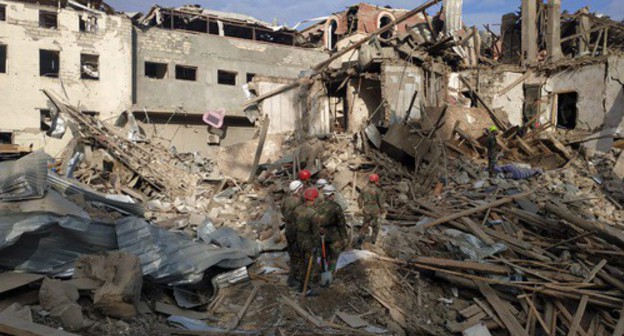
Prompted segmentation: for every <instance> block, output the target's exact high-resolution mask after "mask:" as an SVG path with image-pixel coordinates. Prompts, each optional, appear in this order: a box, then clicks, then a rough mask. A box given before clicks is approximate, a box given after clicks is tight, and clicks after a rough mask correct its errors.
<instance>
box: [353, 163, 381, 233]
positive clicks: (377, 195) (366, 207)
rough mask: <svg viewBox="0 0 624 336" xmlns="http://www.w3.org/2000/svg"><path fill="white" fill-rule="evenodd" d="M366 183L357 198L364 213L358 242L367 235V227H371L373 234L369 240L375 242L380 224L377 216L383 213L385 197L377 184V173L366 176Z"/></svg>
mask: <svg viewBox="0 0 624 336" xmlns="http://www.w3.org/2000/svg"><path fill="white" fill-rule="evenodd" d="M368 181H369V183H368V185H367V186H366V187H365V188H364V190H362V192H361V193H360V197H359V198H358V204H359V206H360V209H362V213H363V214H364V225H363V226H362V228H361V229H360V239H359V240H358V243H361V242H362V241H363V240H364V237H366V236H367V235H368V230H369V227H372V229H373V235H372V237H371V239H370V241H371V242H372V243H373V244H375V242H376V241H377V236H378V235H379V230H380V229H381V224H380V223H379V217H380V216H381V215H382V214H383V213H384V203H385V202H386V199H385V198H386V197H385V194H384V192H383V190H381V187H380V185H379V175H377V174H371V175H370V176H369V177H368Z"/></svg>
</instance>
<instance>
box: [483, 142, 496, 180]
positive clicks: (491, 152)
mask: <svg viewBox="0 0 624 336" xmlns="http://www.w3.org/2000/svg"><path fill="white" fill-rule="evenodd" d="M485 144H486V147H487V156H488V173H490V177H494V174H495V171H494V167H495V166H496V161H498V154H499V148H498V143H497V142H496V134H495V133H494V132H491V131H488V133H487V138H486V140H485Z"/></svg>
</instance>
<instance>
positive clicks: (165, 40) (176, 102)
mask: <svg viewBox="0 0 624 336" xmlns="http://www.w3.org/2000/svg"><path fill="white" fill-rule="evenodd" d="M135 33H136V41H137V52H136V54H137V57H136V69H137V71H136V74H135V76H136V77H135V78H136V92H135V96H136V104H135V108H136V109H137V110H142V109H143V108H146V109H147V110H164V111H171V110H173V109H172V107H173V106H178V107H180V108H182V109H183V110H184V111H185V112H187V113H192V114H199V113H205V112H206V111H208V110H211V109H219V108H224V109H226V111H227V115H230V116H243V115H244V114H243V109H242V103H243V102H244V100H245V95H244V92H243V90H242V89H241V85H243V84H245V83H247V80H246V76H247V74H248V73H253V74H257V75H261V76H273V77H284V78H291V79H293V78H297V76H298V75H299V73H300V72H301V71H304V70H308V69H310V67H311V66H313V65H314V64H317V63H319V62H321V61H323V60H325V59H326V58H327V57H328V55H327V54H326V53H323V52H319V51H316V50H312V49H303V48H297V47H290V46H283V45H277V44H270V43H263V42H256V41H250V40H244V39H237V38H228V37H221V36H214V35H209V34H197V33H190V32H183V31H175V30H166V29H160V28H150V29H146V30H140V29H135ZM145 61H151V62H158V63H166V64H167V65H168V73H167V75H166V77H165V78H164V79H152V78H147V77H146V76H145V65H144V63H145ZM176 65H185V66H194V67H197V68H198V69H197V81H184V80H176V79H175V66H176ZM218 70H225V71H231V72H237V77H236V85H234V86H231V85H223V84H218V81H217V71H218ZM163 93H166V94H163Z"/></svg>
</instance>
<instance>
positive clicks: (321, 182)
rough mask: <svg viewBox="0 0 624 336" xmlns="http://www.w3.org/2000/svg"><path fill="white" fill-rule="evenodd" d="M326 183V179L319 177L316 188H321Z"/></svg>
mask: <svg viewBox="0 0 624 336" xmlns="http://www.w3.org/2000/svg"><path fill="white" fill-rule="evenodd" d="M327 184H328V182H327V180H326V179H320V180H318V181H316V189H319V190H320V189H323V187H325V186H326V185H327Z"/></svg>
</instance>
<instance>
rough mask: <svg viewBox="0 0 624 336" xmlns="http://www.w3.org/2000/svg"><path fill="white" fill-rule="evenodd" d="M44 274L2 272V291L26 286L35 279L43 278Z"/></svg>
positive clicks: (0, 278)
mask: <svg viewBox="0 0 624 336" xmlns="http://www.w3.org/2000/svg"><path fill="white" fill-rule="evenodd" d="M42 278H43V275H40V274H31V273H15V272H5V273H0V293H4V292H8V291H10V290H13V289H16V288H19V287H22V286H26V285H28V284H30V283H33V282H35V281H38V280H41V279H42Z"/></svg>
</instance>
